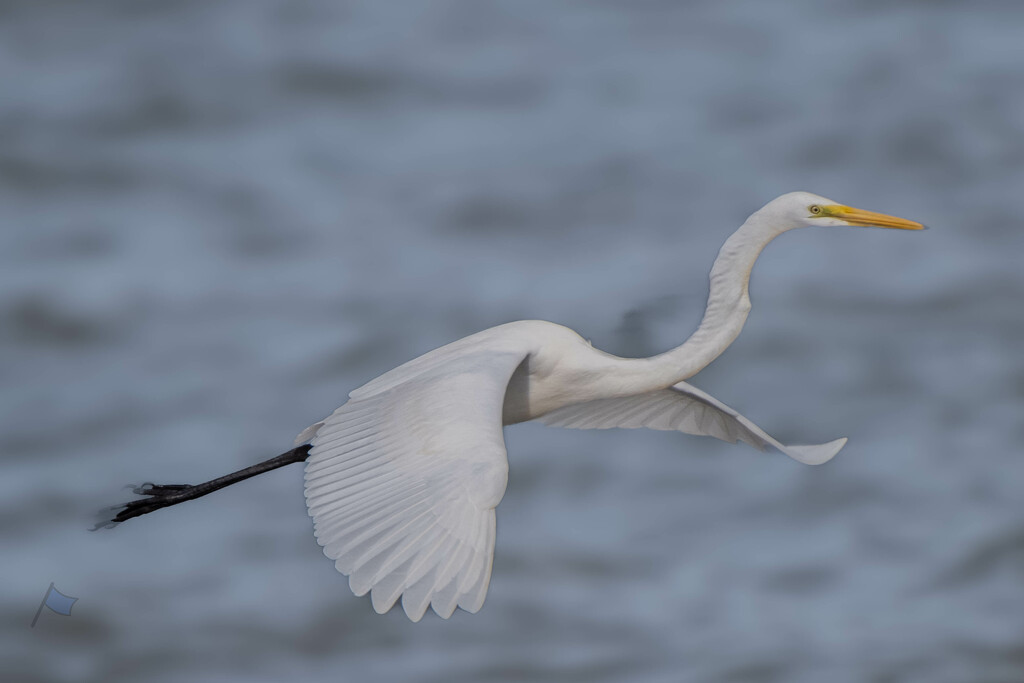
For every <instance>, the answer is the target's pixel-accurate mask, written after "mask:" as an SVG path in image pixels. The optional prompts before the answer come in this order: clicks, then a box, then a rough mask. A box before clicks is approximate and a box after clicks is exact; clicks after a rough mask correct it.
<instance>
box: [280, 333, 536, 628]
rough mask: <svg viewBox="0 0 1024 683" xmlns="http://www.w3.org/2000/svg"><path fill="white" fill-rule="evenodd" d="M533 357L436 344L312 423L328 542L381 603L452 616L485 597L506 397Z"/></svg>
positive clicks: (320, 530) (417, 614) (503, 464)
mask: <svg viewBox="0 0 1024 683" xmlns="http://www.w3.org/2000/svg"><path fill="white" fill-rule="evenodd" d="M525 356H526V354H525V352H523V353H519V352H513V351H508V350H500V351H486V350H483V351H480V350H478V351H473V352H469V351H467V350H466V349H463V350H461V351H459V352H458V353H453V352H450V351H446V352H445V353H442V354H435V357H434V358H432V359H430V361H429V362H413V363H412V365H410V364H407V365H408V366H410V367H406V366H402V367H401V368H398V369H397V370H396V371H392V372H391V373H388V374H385V375H382V376H381V377H380V378H378V380H374V382H371V383H369V384H367V385H365V386H364V387H362V388H360V389H359V390H357V391H354V392H352V394H350V397H351V398H350V400H349V401H348V402H347V403H346V404H345V405H343V406H341V407H340V408H339V409H338V410H336V411H335V412H334V414H333V415H331V416H330V417H328V418H327V419H325V420H323V421H322V422H320V423H317V424H316V425H313V427H311V428H310V429H307V430H306V431H304V432H303V434H304V435H306V438H307V439H311V443H312V449H311V450H310V455H309V458H308V459H307V462H306V475H305V481H306V487H305V489H306V503H307V506H308V508H309V513H310V515H311V516H312V517H313V527H314V533H315V535H316V538H317V541H318V542H319V543H320V545H322V546H323V547H324V553H325V554H326V555H327V556H328V557H330V558H331V559H333V560H334V561H335V566H336V567H337V568H338V571H340V572H342V573H343V574H346V575H348V576H349V587H350V588H351V589H352V592H353V593H355V594H356V595H365V594H366V593H367V592H369V593H370V594H371V601H372V603H373V608H374V609H375V610H376V611H378V612H385V611H387V610H389V609H391V607H392V606H393V605H394V604H395V603H396V602H397V601H398V600H399V598H401V601H402V607H403V609H404V610H405V613H406V615H407V616H408V617H409V618H410V619H412V620H413V621H417V620H419V619H420V618H421V617H422V616H423V614H424V613H425V612H426V610H427V608H428V607H430V606H431V605H433V607H434V611H435V612H437V613H438V614H439V615H441V616H443V617H446V618H447V617H448V616H450V615H451V614H452V612H453V611H454V610H455V607H456V606H461V607H463V609H466V610H469V611H474V612H475V611H477V610H479V609H480V607H481V606H482V605H483V601H484V598H485V596H486V593H487V586H488V583H489V581H490V573H491V566H492V562H493V553H494V532H495V525H494V507H495V506H496V505H497V504H498V502H499V501H500V500H501V497H502V495H503V494H504V491H505V484H506V481H507V475H508V462H507V459H506V454H505V444H504V439H503V435H502V424H501V413H502V404H503V402H504V397H505V389H506V387H507V386H508V381H509V378H510V377H511V376H512V373H513V372H514V371H515V369H516V367H518V365H519V364H520V363H521V362H522V360H523V359H524V358H525ZM311 430H312V431H311ZM300 436H302V435H300Z"/></svg>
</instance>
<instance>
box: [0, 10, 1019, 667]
mask: <svg viewBox="0 0 1024 683" xmlns="http://www.w3.org/2000/svg"><path fill="white" fill-rule="evenodd" d="M1022 36H1024V5H1022V4H1021V3H1016V2H995V1H992V2H986V1H976V2H954V1H949V2H923V1H918V2H911V1H905V2H881V1H872V0H838V1H835V2H811V1H809V0H804V1H798V0H792V1H778V2H763V1H754V0H747V1H745V2H743V1H740V2H710V1H706V2H657V1H654V0H643V1H637V0H633V1H630V2H626V1H622V2H611V1H591V2H583V1H573V2H550V1H544V2H540V1H531V0H509V1H507V2H497V1H492V0H486V1H484V0H474V1H467V2H431V3H415V2H397V1H390V2H384V1H378V2H370V1H362V2H345V1H343V0H245V1H244V2H243V1H242V0H204V1H188V0H185V1H181V2H165V1H157V0H124V1H117V2H115V1H112V0H94V1H90V2H82V1H80V0H74V1H71V0H67V1H60V0H49V1H45V2H44V1H42V0H5V1H4V2H0V392H2V394H0V547H2V555H0V557H2V559H0V658H2V663H0V669H2V671H3V672H4V679H5V680H17V681H25V682H31V681H68V682H71V681H104V682H120V681H126V682H127V681H131V682H133V683H134V682H149V681H184V680H190V681H225V682H235V681H282V680H295V681H369V680H382V681H385V680H386V681H445V682H449V681H467V682H475V681H518V680H521V681H527V680H528V681H586V682H590V681H625V680H629V681H666V682H669V681H673V682H674V681H687V682H689V681H696V682H704V681H707V682H712V683H737V682H745V683H746V682H750V683H758V682H763V683H771V682H776V681H778V682H783V681H784V682H786V683H805V682H806V683H817V682H821V681H829V682H830V683H846V682H850V683H853V682H863V681H872V682H877V683H888V682H893V683H895V682H899V683H917V682H921V683H947V682H948V683H963V682H965V681H970V682H979V683H981V682H985V683H1019V682H1020V681H1024V491H1022V489H1024V453H1022V448H1021V442H1022V437H1024V428H1022V407H1024V357H1022V354H1021V348H1022V345H1024V314H1022V313H1024V311H1022V304H1021V302H1022V300H1024V272H1022V269H1021V267H1020V264H1021V253H1022V248H1024V231H1022V228H1024V220H1022V218H1021V216H1022V203H1021V202H1022V198H1024V192H1022V189H1024V38H1022ZM795 189H803V190H808V191H812V192H817V193H819V194H824V195H826V196H829V197H832V198H834V199H836V200H838V201H841V202H844V203H848V204H851V205H854V206H862V207H864V208H868V209H873V210H878V211H884V212H887V213H894V214H897V215H901V216H905V217H907V218H913V219H917V220H921V221H923V222H926V223H929V224H930V225H931V226H932V228H933V229H932V230H931V231H929V232H926V233H904V232H896V231H884V230H868V229H853V228H848V229H832V230H825V229H818V230H803V231H796V232H792V233H788V234H786V235H784V236H783V237H781V238H780V239H778V240H777V241H776V242H775V243H773V244H771V245H770V246H769V247H768V249H767V250H766V251H765V253H764V254H763V256H762V259H761V261H760V262H759V263H758V265H757V268H756V269H755V272H754V277H753V284H752V297H753V301H754V309H753V313H752V315H751V317H750V320H749V323H748V324H747V327H746V329H745V331H744V332H743V334H742V335H741V336H740V338H739V340H738V341H737V342H736V343H735V344H734V345H733V347H732V348H730V349H729V350H728V351H727V352H726V353H725V354H724V355H723V356H722V357H721V358H720V359H719V360H718V361H716V362H715V363H714V364H713V365H712V366H711V367H709V368H708V369H707V370H706V371H705V372H703V373H701V374H700V375H698V376H697V377H696V378H695V379H694V383H695V384H696V385H697V386H699V387H701V388H702V389H705V390H707V391H710V392H711V393H712V394H714V395H715V396H717V397H719V398H720V399H721V400H723V401H725V402H726V403H729V404H730V405H733V406H735V407H736V408H738V409H739V410H741V411H742V412H744V413H745V414H746V415H748V416H749V417H751V418H752V419H754V420H755V421H757V422H758V423H759V424H761V425H762V426H764V427H765V428H766V429H768V430H769V431H770V432H771V433H773V434H775V435H776V436H778V437H779V438H781V439H783V440H785V441H789V442H795V443H800V442H820V441H827V440H830V439H833V438H836V437H839V436H848V437H850V443H849V445H848V446H847V447H846V449H845V450H844V451H843V452H842V453H841V454H840V456H839V457H838V458H837V459H836V460H835V461H833V462H832V463H830V464H828V465H826V466H823V467H819V468H809V467H804V466H800V465H798V464H797V463H794V462H791V461H789V460H788V459H787V458H785V457H784V456H781V455H779V454H761V453H759V452H757V451H754V450H753V449H750V448H748V447H746V446H743V445H737V446H730V445H728V444H724V443H720V442H717V441H713V440H710V439H701V438H697V437H689V436H686V435H681V434H670V433H660V432H659V433H644V432H637V431H612V432H576V431H563V430H557V429H549V428H544V427H542V426H536V425H524V426H516V427H512V428H509V429H508V430H507V431H506V438H507V443H508V449H509V456H510V457H509V459H510V462H511V479H510V484H509V487H508V492H507V494H506V496H505V499H504V501H503V502H502V504H501V506H500V507H499V515H498V528H499V531H498V545H497V553H496V558H495V563H494V574H493V579H492V584H491V590H490V593H489V596H488V599H487V603H486V605H485V607H484V609H483V610H482V611H481V612H480V613H479V614H477V615H475V616H472V615H468V614H466V613H464V612H459V613H457V614H456V615H455V616H454V617H453V618H452V619H451V620H449V621H442V620H440V619H438V618H437V617H435V616H433V615H432V614H428V617H427V618H425V619H424V621H423V622H421V623H419V624H411V623H409V622H408V621H407V620H406V618H405V617H404V616H403V615H402V614H401V613H400V612H397V611H396V612H393V613H390V614H388V615H386V616H377V615H375V614H374V613H373V611H372V609H371V607H370V604H369V601H368V599H365V598H364V599H357V598H354V597H353V596H352V595H351V593H350V592H349V590H348V588H347V585H346V580H345V579H344V578H343V577H342V576H340V575H338V574H337V573H336V572H335V570H334V567H333V566H332V563H331V562H330V561H328V560H327V559H326V558H324V557H323V555H322V554H321V550H320V548H319V547H318V546H317V545H316V543H315V541H314V539H313V537H312V534H311V523H310V520H309V519H308V518H307V516H306V512H305V507H304V502H303V496H302V471H301V468H300V467H298V466H292V467H290V468H287V469H284V470H279V471H277V472H274V473H272V474H268V475H264V476H262V477H259V478H257V479H254V480H251V481H249V482H247V483H244V484H240V485H238V486H236V487H233V488H231V489H228V490H225V491H222V492H219V493H217V494H215V495H212V496H210V497H208V498H205V499H202V500H201V501H197V502H193V503H189V504H187V505H184V506H181V507H179V508H175V509H172V510H166V511H163V512H160V513H157V514H155V515H153V516H152V517H147V518H143V519H139V520H135V521H132V522H130V523H127V524H125V525H123V526H121V527H119V528H117V529H115V530H113V531H105V532H97V533H89V532H88V531H86V529H87V528H88V527H89V526H90V524H91V521H92V513H93V511H94V510H95V509H97V508H100V507H103V506H106V505H109V504H111V503H114V502H117V501H120V500H125V499H127V498H128V497H130V494H129V492H128V491H125V490H123V489H122V488H121V487H122V486H123V485H124V484H128V483H139V482H141V481H146V480H150V481H155V482H158V483H179V482H180V483H193V482H196V481H200V480H205V479H208V478H212V477H215V476H218V475H220V474H223V473H225V472H228V471H231V470H234V469H237V468H240V467H243V466H245V465H248V464H250V463H253V462H256V461H258V460H262V459H264V458H266V457H269V456H271V455H276V454H277V453H279V452H281V451H284V450H286V449H287V448H289V447H290V445H291V439H292V437H293V435H294V434H296V433H297V432H298V431H299V430H301V429H302V428H303V427H305V426H306V425H307V424H309V423H310V422H313V421H315V420H317V419H319V418H321V417H322V416H324V415H326V414H327V413H329V412H331V411H332V410H333V409H334V408H335V407H336V406H337V405H338V404H340V403H341V402H342V401H343V400H344V399H345V396H346V393H347V392H348V391H349V390H350V389H352V388H354V387H355V386H357V385H359V384H361V383H363V382H364V381H367V380H369V379H371V378H372V377H374V376H376V375H377V374H379V373H381V372H383V371H385V370H387V369H389V368H391V367H393V366H395V365H397V364H398V363H400V362H403V361H405V360H407V359H409V358H411V357H413V356H416V355H418V354H420V353H422V352H424V351H427V350H429V349H431V348H433V347H435V346H439V345H441V344H443V343H446V342H448V341H450V340H453V339H455V338H458V337H461V336H464V335H466V334H470V333H472V332H475V331H477V330H479V329H482V328H485V327H488V326H491V325H495V324H498V323H502V322H506V321H510V320H515V319H520V318H543V319H548V320H552V321H556V322H560V323H563V324H566V325H569V326H571V327H573V328H575V329H577V330H578V331H579V332H580V333H581V334H583V335H584V336H586V337H588V338H590V339H592V340H593V342H594V344H595V345H596V346H598V347H599V348H603V349H606V350H609V351H611V352H615V353H619V354H622V355H644V354H650V353H653V352H658V351H662V350H664V349H666V348H668V347H671V346H674V345H675V344H677V343H679V342H681V341H682V340H683V339H684V338H685V337H686V336H687V335H688V334H689V333H690V332H691V331H692V330H693V329H694V327H695V326H696V324H697V321H698V320H699V317H700V313H701V311H702V309H703V305H704V298H705V296H706V286H707V285H706V277H707V271H708V269H709V267H710V265H711V261H712V259H713V257H714V255H715V253H716V251H717V249H718V247H719V245H720V244H721V242H722V241H723V240H724V239H725V237H726V236H727V235H728V234H729V233H730V232H731V231H732V230H734V229H735V228H736V226H738V225H739V224H740V223H741V222H742V221H743V219H744V218H745V217H746V216H747V215H748V214H749V213H751V212H752V211H753V210H755V209H757V208H758V207H759V206H761V205H762V204H763V203H765V202H766V201H768V200H769V199H771V198H773V197H774V196H776V195H778V194H781V193H783V192H786V191H790V190H795ZM50 581H53V582H55V584H56V586H57V587H58V588H59V589H60V590H61V591H63V592H64V593H66V594H69V595H72V596H75V597H78V598H80V601H79V602H78V603H77V604H76V605H75V608H74V611H73V614H72V616H70V617H62V616H59V615H55V614H52V613H49V612H45V613H44V614H43V615H42V616H41V618H40V621H39V623H38V624H37V626H36V628H35V629H31V630H30V629H29V627H28V625H29V622H30V621H31V618H32V614H33V613H34V611H35V609H36V607H37V605H38V603H39V600H40V599H41V597H42V594H43V593H44V592H45V590H46V587H47V585H48V584H49V582H50Z"/></svg>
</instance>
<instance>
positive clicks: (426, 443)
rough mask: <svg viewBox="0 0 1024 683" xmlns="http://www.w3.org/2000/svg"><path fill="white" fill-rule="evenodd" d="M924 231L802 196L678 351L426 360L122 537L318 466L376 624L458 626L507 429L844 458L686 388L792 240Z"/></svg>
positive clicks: (474, 354)
mask: <svg viewBox="0 0 1024 683" xmlns="http://www.w3.org/2000/svg"><path fill="white" fill-rule="evenodd" d="M847 225H853V226H861V225H863V226H877V227H885V228H902V229H905V230H920V229H922V228H924V226H923V225H921V224H920V223H915V222H913V221H908V220H904V219H902V218H895V217H892V216H886V215H884V214H879V213H873V212H870V211H863V210H860V209H853V208H850V207H848V206H844V205H842V204H837V203H836V202H834V201H832V200H830V199H826V198H824V197H819V196H818V195H814V194H809V193H807V192H793V193H790V194H785V195H783V196H781V197H779V198H777V199H774V200H772V201H771V202H769V203H768V204H767V205H765V206H764V207H763V208H761V209H760V210H758V211H756V212H755V213H754V214H753V215H751V216H750V218H748V219H747V220H746V222H745V223H743V225H742V226H740V228H739V230H737V231H736V232H735V233H733V234H732V236H731V237H729V239H727V240H726V242H725V244H724V245H723V246H722V249H721V251H719V253H718V257H717V258H716V259H715V262H714V265H713V266H712V267H711V287H710V293H709V295H708V304H707V309H706V310H705V312H704V318H703V319H702V320H701V323H700V326H699V327H698V328H697V331H696V332H694V333H693V335H691V336H690V338H689V339H687V340H686V341H685V342H684V343H683V344H682V345H681V346H679V347H677V348H675V349H672V350H671V351H666V352H665V353H662V354H660V355H657V356H653V357H651V358H620V357H617V356H613V355H611V354H608V353H605V352H603V351H599V350H597V349H595V348H593V347H592V346H591V345H590V344H589V343H588V342H587V341H586V340H585V339H583V338H582V337H580V336H579V335H578V334H576V333H575V332H573V331H572V330H570V329H569V328H567V327H563V326H561V325H556V324H554V323H550V322H545V321H542V320H521V321H518V322H511V323H507V324H504V325H499V326H497V327H492V328H490V329H487V330H484V331H483V332H478V333H476V334H473V335H470V336H468V337H465V338H464V339H460V340H458V341H456V342H452V343H451V344H448V345H447V346H442V347H441V348H439V349H435V350H433V351H430V352H429V353H426V354H424V355H422V356H420V357H419V358H415V359H413V360H411V361H409V362H407V363H405V364H403V365H400V366H398V367H397V368H395V369H393V370H390V371H388V372H386V373H384V374H383V375H381V376H380V377H377V378H376V379H374V380H371V381H370V382H368V383H367V384H364V385H363V386H361V387H359V388H358V389H356V390H355V391H352V392H351V393H350V394H349V400H348V401H347V402H346V403H345V404H344V405H342V406H341V407H340V408H338V409H337V410H335V411H334V413H333V414H331V415H330V416H329V417H326V418H324V419H323V420H321V421H319V422H317V423H315V424H313V425H311V426H310V427H307V428H306V429H305V430H303V431H302V433H301V434H299V436H298V438H297V439H296V440H295V448H293V449H292V450H290V451H288V452H287V453H284V454H282V455H279V456H277V457H276V458H272V459H270V460H267V461H266V462H263V463H260V464H258V465H254V466H253V467H249V468H246V469H243V470H240V471H239V472H235V473H233V474H229V475H227V476H224V477H221V478H219V479H214V480H212V481H209V482H205V483H203V484H197V485H195V486H188V485H171V486H157V485H153V484H148V483H147V484H143V485H142V486H140V487H138V488H136V489H135V492H136V493H137V494H140V495H144V496H146V497H145V498H142V499H139V500H135V501H132V502H130V503H127V504H125V505H123V506H118V507H116V508H113V509H112V512H116V514H115V515H114V516H113V517H109V516H108V517H107V518H105V521H104V522H101V524H100V526H113V525H114V524H117V523H119V522H122V521H124V520H126V519H130V518H132V517H137V516H139V515H143V514H146V513H148V512H152V511H154V510H157V509H159V508H162V507H166V506H168V505H174V504H177V503H180V502H183V501H186V500H191V499H193V498H198V497H199V496H203V495H206V494H207V493H210V492H211V491H215V490H217V489H219V488H223V487H224V486H227V485H229V484H232V483H235V482H237V481H240V480H242V479H246V478H248V477H251V476H254V475H256V474H259V473H261V472H266V471H268V470H271V469H274V468H277V467H281V466H283V465H287V464H289V463H292V462H302V461H305V462H306V474H305V490H306V504H307V506H308V508H309V514H310V515H311V516H312V518H313V528H314V533H315V535H316V539H317V541H318V542H319V543H320V545H322V546H323V548H324V554H326V555H327V556H328V557H329V558H331V559H332V560H334V562H335V566H336V567H337V568H338V571H340V572H341V573H342V574H346V575H348V577H349V586H350V587H351V589H352V592H353V593H355V594H356V595H364V594H366V593H368V592H369V593H371V595H372V602H373V608H374V609H375V610H376V611H377V612H381V613H383V612H386V611H387V610H389V609H390V608H391V607H392V606H393V605H394V604H395V602H396V601H397V600H398V598H399V597H401V598H402V607H403V608H404V609H405V613H406V614H407V615H408V617H409V618H410V619H412V620H413V621H418V620H419V619H420V618H421V617H422V616H423V614H424V613H425V612H426V609H427V607H428V606H433V609H434V611H435V612H437V614H439V615H440V616H442V617H444V618H447V617H449V616H450V615H451V614H452V612H454V611H455V608H456V607H461V608H463V609H464V610H467V611H469V612H476V611H477V610H479V609H480V607H481V606H482V605H483V602H484V596H485V595H486V593H487V586H488V583H489V581H490V576H491V563H492V560H493V556H494V509H495V507H497V505H498V502H499V501H501V498H502V495H504V493H505V484H506V482H507V475H508V460H507V459H506V453H505V443H504V439H503V436H502V427H503V426H504V425H510V424H515V423H518V422H525V421H527V420H540V421H541V422H544V423H546V424H549V425H556V426H559V427H573V428H577V429H606V428H610V427H649V428H651V429H666V430H676V431H680V432H685V433H687V434H699V435H705V436H713V437H716V438H718V439H722V440H725V441H729V442H735V441H736V440H737V439H739V440H741V441H744V442H746V443H748V444H750V445H752V446H755V447H757V448H760V449H762V450H763V449H764V448H765V447H766V446H772V447H773V448H775V449H777V450H779V451H781V452H783V453H785V454H786V455H788V456H789V457H791V458H793V459H795V460H798V461H800V462H802V463H807V464H810V465H816V464H820V463H823V462H825V461H827V460H829V459H830V458H832V456H834V455H835V454H836V453H837V452H838V451H839V449H840V448H842V447H843V445H844V444H845V443H846V439H845V438H844V439H836V440H835V441H830V442H828V443H824V444H820V445H812V446H787V445H785V444H782V443H779V442H778V441H776V440H775V439H773V438H772V437H771V436H769V435H768V434H767V433H765V432H764V431H763V430H762V429H761V428H760V427H758V426H757V425H755V424H754V423H753V422H751V421H750V420H748V419H747V418H745V417H743V416H742V415H740V414H739V413H738V412H736V411H735V410H733V409H732V408H730V407H728V406H727V405H725V404H724V403H721V402H720V401H718V400H717V399H715V398H713V397H711V396H709V395H708V394H706V393H704V392H703V391H701V390H699V389H697V388H696V387H693V386H691V385H689V384H687V383H686V382H685V381H684V380H686V379H687V378H689V377H692V376H693V375H695V374H696V373H697V372H699V371H700V370H701V369H703V368H704V367H705V366H707V365H708V364H709V363H710V362H711V361H712V360H714V359H715V358H716V357H718V355H719V354H721V353H722V352H723V351H724V350H725V349H726V347H728V346H729V344H731V343H732V341H733V340H734V339H736V336H737V335H738V334H739V333H740V330H741V329H742V328H743V323H744V322H745V321H746V319H747V314H748V313H749V312H750V298H749V296H748V292H747V285H748V282H749V279H750V271H751V269H752V268H753V266H754V261H755V260H756V259H757V257H758V255H759V254H760V253H761V250H762V249H763V248H764V247H765V245H766V244H768V242H770V241H771V240H772V239H774V238H775V237H777V236H778V235H781V234H782V233H784V232H786V231H787V230H792V229H793V228H803V227H809V226H847Z"/></svg>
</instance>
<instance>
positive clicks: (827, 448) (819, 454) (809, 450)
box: [783, 436, 848, 465]
mask: <svg viewBox="0 0 1024 683" xmlns="http://www.w3.org/2000/svg"><path fill="white" fill-rule="evenodd" d="M847 441H848V439H847V438H846V437H845V436H844V437H842V438H841V439H836V440H834V441H829V442H828V443H821V444H812V445H808V446H787V447H786V449H785V450H784V451H783V453H785V454H786V455H788V456H789V457H791V458H793V459H794V460H796V461H797V462H801V463H803V464H805V465H823V464H824V463H826V462H828V461H829V460H831V459H832V458H834V457H836V454H837V453H839V451H841V450H843V446H845V445H846V442H847Z"/></svg>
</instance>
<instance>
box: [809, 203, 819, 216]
mask: <svg viewBox="0 0 1024 683" xmlns="http://www.w3.org/2000/svg"><path fill="white" fill-rule="evenodd" d="M807 210H808V211H810V212H811V213H813V214H814V215H815V216H817V215H819V214H820V213H821V207H820V206H818V205H817V204H811V205H810V206H809V207H808V209H807Z"/></svg>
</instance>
